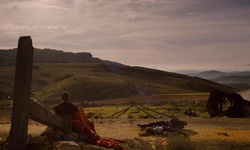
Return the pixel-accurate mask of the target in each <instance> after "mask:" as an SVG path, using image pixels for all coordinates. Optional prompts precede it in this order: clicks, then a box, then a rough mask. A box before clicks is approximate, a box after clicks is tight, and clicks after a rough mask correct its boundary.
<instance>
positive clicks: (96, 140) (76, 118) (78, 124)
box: [72, 108, 124, 150]
mask: <svg viewBox="0 0 250 150" xmlns="http://www.w3.org/2000/svg"><path fill="white" fill-rule="evenodd" d="M72 130H73V131H75V132H78V133H80V134H83V135H87V136H88V137H89V140H90V141H89V142H90V143H92V144H96V145H99V146H103V147H108V148H115V149H121V150H122V149H123V148H122V147H121V146H120V142H124V141H120V140H115V139H111V138H101V137H100V136H99V135H98V134H97V133H96V131H95V128H94V124H93V123H92V122H90V121H89V120H88V118H87V116H86V115H85V113H84V111H83V109H82V108H79V109H78V111H75V112H74V113H73V116H72Z"/></svg>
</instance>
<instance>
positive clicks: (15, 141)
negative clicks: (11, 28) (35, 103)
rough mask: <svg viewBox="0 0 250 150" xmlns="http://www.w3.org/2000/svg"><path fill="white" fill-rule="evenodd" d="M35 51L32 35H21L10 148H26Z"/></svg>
mask: <svg viewBox="0 0 250 150" xmlns="http://www.w3.org/2000/svg"><path fill="white" fill-rule="evenodd" d="M33 53H34V48H33V46H32V39H31V37H30V36H23V37H20V38H19V41H18V48H17V57H16V71H15V87H14V100H13V108H12V117H11V128H10V135H9V141H8V142H9V149H10V150H24V149H26V143H27V134H28V121H29V101H30V90H31V79H32V65H33Z"/></svg>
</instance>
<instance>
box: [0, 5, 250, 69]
mask: <svg viewBox="0 0 250 150" xmlns="http://www.w3.org/2000/svg"><path fill="white" fill-rule="evenodd" d="M249 15H250V0H1V1H0V18H1V19H0V33H1V35H0V49H11V48H15V47H17V41H18V38H19V37H20V36H27V35H29V36H31V38H32V40H33V46H34V47H36V48H51V49H57V50H63V51H68V52H90V53H91V54H92V55H93V57H98V58H100V59H103V60H110V61H116V62H119V63H122V64H125V65H131V66H142V67H148V68H155V69H160V70H165V71H172V72H187V71H189V72H190V71H206V70H220V71H250V17H249Z"/></svg>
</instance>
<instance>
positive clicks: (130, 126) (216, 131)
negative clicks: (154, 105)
mask: <svg viewBox="0 0 250 150" xmlns="http://www.w3.org/2000/svg"><path fill="white" fill-rule="evenodd" d="M167 119H168V118H162V119H122V118H121V119H97V120H93V121H94V123H95V126H96V130H97V133H98V134H99V135H100V136H101V137H108V138H115V139H122V140H135V139H142V140H144V141H155V140H157V139H159V138H162V136H161V137H159V136H140V135H139V127H137V126H136V125H137V124H141V123H150V122H154V121H162V120H167ZM181 120H184V121H187V122H188V125H187V126H186V127H185V129H183V132H186V133H187V134H189V137H190V140H191V142H192V143H194V144H195V145H196V147H197V148H198V149H209V150H210V149H215V150H216V149H218V150H221V149H239V150H241V149H246V150H248V149H249V150H250V118H238V119H235V118H212V119H211V118H185V119H181ZM45 128H46V126H44V125H42V124H39V123H37V122H34V121H30V123H29V131H28V132H29V134H31V135H32V136H37V135H39V134H40V133H41V132H42V131H44V129H45ZM9 129H10V121H0V141H5V140H6V138H7V136H8V132H9ZM125 147H126V145H125Z"/></svg>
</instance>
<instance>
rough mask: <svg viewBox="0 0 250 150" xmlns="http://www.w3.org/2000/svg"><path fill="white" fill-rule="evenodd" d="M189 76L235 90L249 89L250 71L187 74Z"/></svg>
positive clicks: (213, 71)
mask: <svg viewBox="0 0 250 150" xmlns="http://www.w3.org/2000/svg"><path fill="white" fill-rule="evenodd" d="M188 75H189V76H194V77H199V78H203V79H207V80H211V81H214V82H217V83H220V84H225V85H229V86H233V87H236V88H242V89H247V88H250V71H242V72H236V71H235V72H221V71H216V70H211V71H204V72H199V73H192V74H188Z"/></svg>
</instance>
